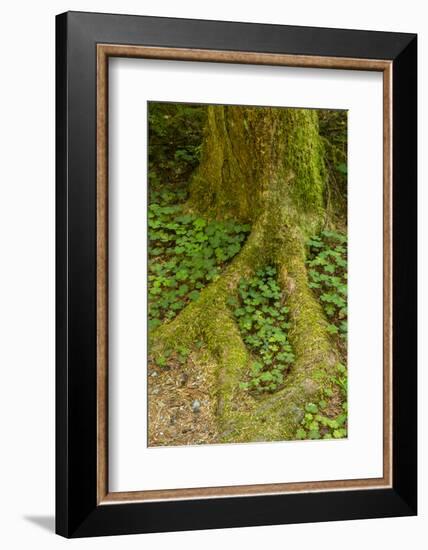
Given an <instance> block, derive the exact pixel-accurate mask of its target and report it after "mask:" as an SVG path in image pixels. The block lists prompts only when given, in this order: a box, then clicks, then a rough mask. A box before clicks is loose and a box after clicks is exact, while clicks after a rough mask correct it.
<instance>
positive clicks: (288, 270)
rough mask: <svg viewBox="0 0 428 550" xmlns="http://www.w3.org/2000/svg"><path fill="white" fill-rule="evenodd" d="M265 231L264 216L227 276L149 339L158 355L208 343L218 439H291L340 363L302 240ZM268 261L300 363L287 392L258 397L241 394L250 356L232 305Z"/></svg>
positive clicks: (296, 236) (203, 292)
mask: <svg viewBox="0 0 428 550" xmlns="http://www.w3.org/2000/svg"><path fill="white" fill-rule="evenodd" d="M279 225H280V227H286V226H285V225H284V224H283V223H282V224H279ZM268 227H269V225H268ZM262 228H266V219H262V220H260V222H259V223H256V224H255V226H254V228H253V231H252V233H251V235H250V237H249V238H248V240H247V243H246V244H245V245H244V247H243V249H242V250H241V252H240V253H239V254H238V256H237V257H236V258H235V259H234V261H233V262H232V263H231V265H230V266H229V267H228V268H227V270H226V271H225V273H224V274H223V275H222V276H221V277H220V278H219V279H217V281H215V282H213V283H211V284H210V285H209V286H208V287H206V288H205V289H204V290H202V291H201V293H200V296H199V299H198V300H197V301H196V302H194V303H191V304H189V305H188V306H187V307H186V308H185V309H184V310H182V311H181V312H180V314H179V315H178V316H177V317H176V318H175V319H174V320H173V321H171V322H169V323H165V324H164V325H162V326H161V327H159V329H157V330H156V331H155V332H154V334H153V335H152V338H151V352H152V354H154V355H155V356H156V353H163V352H164V351H165V350H174V349H175V348H176V347H177V346H186V347H188V348H191V347H192V346H193V345H194V343H195V342H196V341H198V340H203V341H204V342H205V344H206V346H207V348H208V351H209V353H210V354H211V355H212V357H213V359H214V362H213V363H212V364H214V365H216V367H215V371H216V375H217V381H218V389H217V418H218V438H219V442H250V441H278V440H287V439H293V438H294V436H295V432H296V429H297V427H298V425H299V423H300V422H301V420H302V418H303V415H304V407H305V404H306V403H307V402H308V401H314V400H316V398H317V396H318V395H319V394H320V390H321V388H322V387H323V386H325V384H326V380H327V378H328V377H329V376H330V374H331V372H332V369H333V367H334V366H335V364H336V363H337V361H338V360H337V354H336V353H335V351H334V348H333V344H332V341H331V339H330V337H329V335H328V333H327V330H326V327H327V323H326V321H325V319H324V315H323V313H322V310H321V307H320V305H319V304H318V302H317V300H316V298H315V297H314V295H313V294H312V291H311V290H310V288H309V287H308V281H307V273H306V267H305V263H304V260H305V257H304V249H303V245H302V238H301V237H300V236H299V235H294V236H293V234H292V233H291V232H290V231H289V232H288V233H287V232H285V234H283V233H282V230H281V231H278V232H276V233H275V234H272V227H270V229H271V230H270V231H269V232H268V233H266V230H265V229H264V230H263V229H262ZM267 243H269V247H267ZM272 243H275V245H274V246H272ZM266 251H268V255H269V256H268V258H267V257H266V254H267V253H266ZM267 261H270V262H272V261H274V262H275V263H276V264H277V267H278V271H279V281H280V284H281V286H282V288H283V293H284V294H283V295H284V299H285V300H286V301H287V305H288V307H289V309H290V317H291V321H292V329H291V331H290V333H289V340H290V342H291V344H292V346H293V349H294V353H295V356H296V361H295V363H294V365H293V367H292V369H291V370H290V372H289V373H288V374H287V377H286V381H285V387H284V388H283V389H282V390H280V391H278V392H276V393H275V394H271V395H264V396H262V397H260V398H254V397H252V396H249V395H248V394H247V393H246V392H244V391H242V390H240V389H239V382H240V381H242V380H243V379H244V378H245V375H246V372H247V369H248V365H249V361H250V355H249V352H248V350H247V348H246V346H245V344H244V342H243V340H242V338H241V335H240V332H239V329H238V327H237V325H236V323H235V321H234V319H233V316H232V313H231V311H230V309H229V307H228V305H227V302H226V300H227V298H228V297H229V296H230V295H233V294H234V293H235V292H236V287H237V285H238V283H239V281H240V279H241V278H242V277H244V278H248V277H250V276H251V275H252V274H253V272H254V271H256V270H257V269H258V268H259V267H261V266H262V265H263V264H264V263H266V262H267ZM332 350H333V351H332Z"/></svg>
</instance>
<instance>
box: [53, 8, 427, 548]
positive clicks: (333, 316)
mask: <svg viewBox="0 0 428 550" xmlns="http://www.w3.org/2000/svg"><path fill="white" fill-rule="evenodd" d="M56 25H57V27H56V36H57V42H56V51H57V58H56V71H57V72H56V74H57V76H56V92H57V103H56V116H57V118H56V120H57V126H56V128H57V141H56V146H57V148H56V157H57V173H56V179H57V205H56V207H57V226H56V238H57V276H56V284H57V340H56V342H57V371H56V380H57V382H56V395H57V400H56V403H57V405H56V463H57V469H56V487H57V492H56V522H57V523H56V525H57V528H56V529H57V533H58V534H60V535H62V536H65V537H85V536H98V535H114V534H126V533H146V532H157V531H177V530H188V529H209V528H221V527H239V526H252V525H269V524H272V525H273V524H280V523H297V522H299V523H301V522H316V521H333V520H345V519H361V518H374V517H394V516H406V515H414V514H416V510H417V473H416V467H417V464H416V458H417V448H416V433H417V423H416V410H417V409H416V395H417V392H416V151H417V147H416V116H417V113H416V88H417V86H416V83H417V81H416V67H417V63H416V61H417V57H416V56H417V38H416V35H413V34H404V33H385V32H374V31H356V30H340V29H323V28H309V27H289V26H279V25H261V24H260V25H259V24H248V23H232V22H218V21H200V20H188V19H187V20H185V19H168V18H156V17H141V16H123V15H109V14H95V13H79V12H68V13H65V14H61V15H58V16H57V20H56Z"/></svg>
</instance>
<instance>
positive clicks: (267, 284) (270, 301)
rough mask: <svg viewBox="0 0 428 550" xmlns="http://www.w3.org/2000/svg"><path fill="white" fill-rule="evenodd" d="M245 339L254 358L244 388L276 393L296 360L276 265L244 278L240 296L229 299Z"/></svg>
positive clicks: (239, 292)
mask: <svg viewBox="0 0 428 550" xmlns="http://www.w3.org/2000/svg"><path fill="white" fill-rule="evenodd" d="M229 306H230V307H231V309H232V311H233V313H234V316H235V319H236V321H237V323H238V326H239V328H240V330H241V333H242V335H243V340H244V342H245V344H246V345H247V346H248V348H249V349H250V350H251V354H252V356H253V358H254V360H253V362H252V363H251V365H250V372H249V380H247V381H243V382H241V384H240V387H241V389H243V390H249V391H254V392H258V393H261V392H273V391H276V390H277V389H279V388H280V387H281V386H282V385H283V383H284V376H285V374H286V373H287V371H288V369H289V368H290V366H291V365H292V363H293V361H294V354H293V351H292V348H291V345H290V343H289V341H288V329H289V327H290V324H289V322H288V308H287V307H286V306H285V305H284V304H283V303H282V300H281V290H280V288H279V286H278V283H277V280H276V269H275V267H271V266H268V267H266V268H264V269H260V270H258V271H257V272H256V276H255V277H253V278H252V279H249V280H244V279H243V280H241V282H240V283H239V287H238V296H237V297H236V298H230V299H229Z"/></svg>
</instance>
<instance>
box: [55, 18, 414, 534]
mask: <svg viewBox="0 0 428 550" xmlns="http://www.w3.org/2000/svg"><path fill="white" fill-rule="evenodd" d="M112 57H131V58H140V57H142V58H150V59H162V60H174V61H180V60H183V61H199V62H206V63H212V62H215V63H232V64H245V65H250V66H252V65H267V66H286V67H305V68H317V69H319V68H326V69H341V70H363V71H377V72H380V73H382V74H383V114H382V116H383V222H384V225H383V243H384V252H383V285H384V289H383V290H384V295H383V316H384V317H383V318H384V323H383V350H384V356H383V460H384V462H383V476H382V477H381V478H375V479H357V480H355V479H354V480H346V479H341V480H340V479H339V480H334V481H320V482H307V481H306V482H305V481H302V482H299V483H288V484H274V485H247V486H244V487H243V486H234V487H230V486H225V487H217V488H214V489H213V488H210V487H207V488H202V489H201V488H199V489H195V488H191V487H190V488H188V489H179V490H172V491H168V490H166V491H165V490H163V491H153V492H150V491H149V492H145V493H144V491H138V490H136V491H131V492H127V493H115V492H110V491H109V487H108V462H109V461H108V418H109V417H108V399H107V396H108V390H109V387H108V322H107V319H108V318H107V314H108V263H107V257H108V248H107V243H108V218H107V199H108V190H107V181H108V116H107V114H108V110H107V105H108V86H107V82H108V60H109V59H110V58H112ZM416 94H417V36H416V35H414V34H405V33H386V32H375V31H357V30H342V29H325V28H310V27H292V26H280V25H266V24H248V23H235V22H219V21H202V20H189V19H173V18H157V17H144V16H124V15H111V14H96V13H83V12H67V13H64V14H61V15H58V16H57V18H56V98H57V102H56V133H57V137H56V213H57V215H56V243H57V244H56V258H57V260H56V532H57V533H58V534H60V535H62V536H65V537H86V536H101V535H115V534H128V533H149V532H161V531H179V530H193V529H210V528H226V527H240V526H256V525H275V524H284V523H303V522H319V521H337V520H346V519H363V518H375V517H396V516H408V515H415V514H416V513H417V441H416V434H417V399H416V397H417V378H416V360H417V357H416V354H417V351H416V334H417V332H416V322H417V317H416V219H417V217H416V200H417V195H416V179H417V173H416V151H417V147H416V140H417V132H416V128H417V111H416V109H417V108H416ZM143 467H144V466H143Z"/></svg>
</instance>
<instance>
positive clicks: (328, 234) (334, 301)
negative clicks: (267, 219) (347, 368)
mask: <svg viewBox="0 0 428 550" xmlns="http://www.w3.org/2000/svg"><path fill="white" fill-rule="evenodd" d="M307 244H308V248H309V258H308V260H307V265H308V274H309V286H310V287H311V288H312V289H313V291H314V292H315V294H316V295H317V297H318V298H319V300H320V302H321V305H322V307H323V309H324V312H325V314H326V317H327V319H328V322H329V324H328V327H327V330H328V331H329V333H330V334H331V335H333V337H334V338H335V340H336V342H337V343H338V346H339V348H340V350H341V351H342V353H343V355H345V354H346V339H347V332H348V309H347V292H348V287H347V239H346V236H345V235H343V234H342V233H337V232H335V231H323V232H322V233H321V234H320V235H316V236H313V237H312V238H311V239H310V240H309V241H308V243H307Z"/></svg>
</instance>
